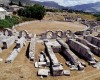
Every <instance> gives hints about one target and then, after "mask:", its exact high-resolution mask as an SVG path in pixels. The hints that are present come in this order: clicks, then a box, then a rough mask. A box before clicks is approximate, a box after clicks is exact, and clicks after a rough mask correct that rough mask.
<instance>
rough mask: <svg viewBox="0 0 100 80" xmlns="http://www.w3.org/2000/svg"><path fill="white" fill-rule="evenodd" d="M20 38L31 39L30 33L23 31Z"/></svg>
mask: <svg viewBox="0 0 100 80" xmlns="http://www.w3.org/2000/svg"><path fill="white" fill-rule="evenodd" d="M19 37H25V38H29V33H28V32H27V31H26V30H22V31H20V32H19Z"/></svg>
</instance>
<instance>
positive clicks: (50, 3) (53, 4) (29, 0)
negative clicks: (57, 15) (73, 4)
mask: <svg viewBox="0 0 100 80" xmlns="http://www.w3.org/2000/svg"><path fill="white" fill-rule="evenodd" d="M12 1H14V2H19V0H12ZM20 1H21V2H22V3H26V4H36V3H38V4H41V5H43V6H47V7H54V8H63V6H60V5H59V4H58V3H56V2H53V1H45V2H39V1H34V0H20Z"/></svg>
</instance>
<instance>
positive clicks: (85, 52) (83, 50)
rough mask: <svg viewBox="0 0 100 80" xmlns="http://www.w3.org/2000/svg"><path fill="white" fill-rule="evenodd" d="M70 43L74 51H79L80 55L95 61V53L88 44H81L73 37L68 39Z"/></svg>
mask: <svg viewBox="0 0 100 80" xmlns="http://www.w3.org/2000/svg"><path fill="white" fill-rule="evenodd" d="M68 44H69V46H70V48H71V49H73V50H74V51H76V52H77V54H78V55H80V56H82V57H84V58H85V59H86V60H88V61H94V62H95V59H94V56H93V53H92V52H91V51H90V49H89V48H88V47H87V46H85V45H83V44H81V43H79V42H77V41H75V40H73V39H70V40H69V41H68Z"/></svg>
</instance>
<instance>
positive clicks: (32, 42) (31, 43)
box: [29, 34, 36, 61]
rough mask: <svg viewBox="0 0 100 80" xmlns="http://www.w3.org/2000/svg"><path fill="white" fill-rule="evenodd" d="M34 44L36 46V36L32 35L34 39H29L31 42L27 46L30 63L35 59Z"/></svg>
mask: <svg viewBox="0 0 100 80" xmlns="http://www.w3.org/2000/svg"><path fill="white" fill-rule="evenodd" d="M35 44H36V34H35V35H34V38H31V42H30V46H29V58H30V60H32V61H34V57H35Z"/></svg>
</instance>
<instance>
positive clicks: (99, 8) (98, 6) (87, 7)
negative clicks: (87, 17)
mask: <svg viewBox="0 0 100 80" xmlns="http://www.w3.org/2000/svg"><path fill="white" fill-rule="evenodd" d="M70 8H71V9H75V10H83V11H85V12H99V13H100V2H96V3H89V4H83V5H76V6H72V7H70Z"/></svg>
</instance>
